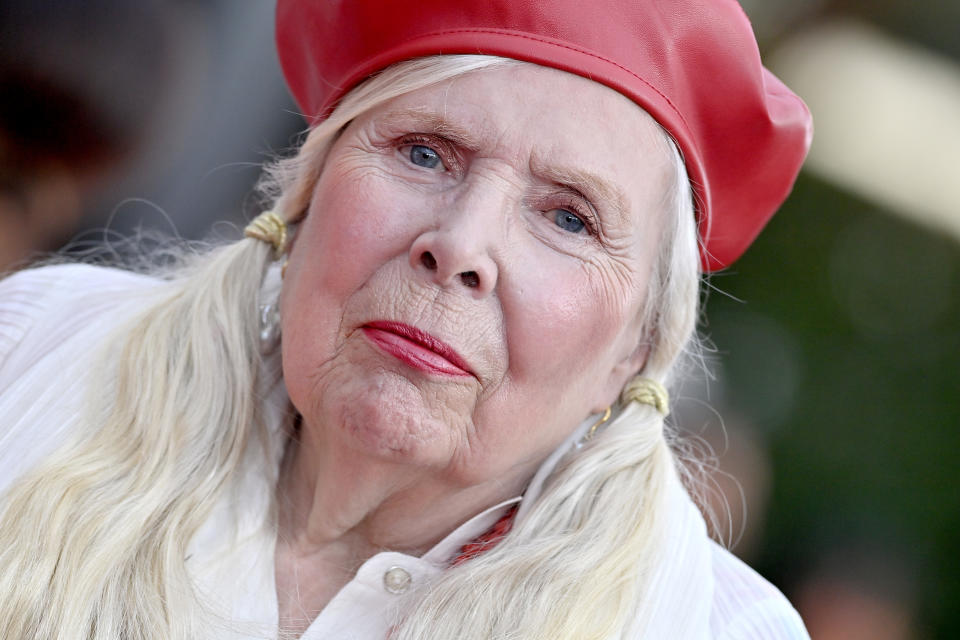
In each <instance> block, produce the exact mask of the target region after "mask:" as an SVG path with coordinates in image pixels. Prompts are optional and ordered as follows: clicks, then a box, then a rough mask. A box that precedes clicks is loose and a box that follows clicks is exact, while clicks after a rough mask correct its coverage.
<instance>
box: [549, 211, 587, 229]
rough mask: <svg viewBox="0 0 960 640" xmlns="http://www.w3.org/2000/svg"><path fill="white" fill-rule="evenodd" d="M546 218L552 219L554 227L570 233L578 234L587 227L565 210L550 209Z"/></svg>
mask: <svg viewBox="0 0 960 640" xmlns="http://www.w3.org/2000/svg"><path fill="white" fill-rule="evenodd" d="M547 216H548V217H550V218H552V219H553V223H554V224H555V225H557V226H558V227H560V228H561V229H563V230H564V231H569V232H570V233H580V232H581V231H583V230H584V229H585V228H586V227H587V225H586V223H585V222H584V221H583V220H581V219H580V216H578V215H576V214H575V213H572V212H570V211H568V210H566V209H552V210H550V211H548V212H547Z"/></svg>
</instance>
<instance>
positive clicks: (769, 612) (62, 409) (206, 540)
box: [0, 265, 809, 640]
mask: <svg viewBox="0 0 960 640" xmlns="http://www.w3.org/2000/svg"><path fill="white" fill-rule="evenodd" d="M159 286H161V285H160V283H159V281H157V280H153V279H150V278H147V277H144V276H138V275H133V274H129V273H126V272H122V271H117V270H113V269H104V268H98V267H90V266H84V265H60V266H54V267H45V268H41V269H35V270H30V271H24V272H21V273H18V274H15V275H14V276H12V277H9V278H7V279H6V280H3V281H2V282H0V496H2V493H3V492H4V491H5V490H6V488H7V487H8V486H9V485H10V484H11V483H12V482H13V481H14V480H15V479H16V478H17V477H19V476H20V475H21V474H23V473H24V472H25V471H26V470H28V469H29V468H31V467H32V466H34V465H35V464H36V463H37V462H38V461H39V460H41V459H42V458H43V457H44V456H46V455H47V454H48V453H50V452H51V451H53V450H54V449H55V448H56V447H57V446H58V445H59V444H60V443H62V442H63V441H64V440H65V439H67V438H69V437H71V436H72V435H75V433H76V430H77V428H78V423H77V421H76V416H77V415H78V414H79V413H80V412H81V411H82V407H83V404H84V399H85V397H86V396H85V394H86V393H89V392H90V391H91V390H90V389H88V388H87V387H88V385H87V384H86V376H85V373H86V367H87V366H89V357H90V356H91V354H92V350H93V349H96V348H99V345H100V344H101V343H102V342H103V340H104V337H105V336H106V335H107V334H108V333H109V331H111V330H112V329H113V328H115V327H116V326H117V325H118V324H119V323H121V322H123V321H125V320H127V319H128V318H130V317H131V316H132V315H133V314H134V313H136V311H137V310H138V309H142V308H143V305H145V304H147V301H148V300H149V298H150V295H151V292H152V291H157V290H158V287H159ZM271 286H276V282H275V281H272V282H271ZM274 364H276V363H274ZM264 391H265V394H264V396H265V398H266V402H267V405H268V406H267V411H266V413H267V415H268V416H271V418H270V419H271V422H272V424H273V426H274V429H273V437H274V438H275V443H276V444H277V445H279V446H277V447H276V448H275V450H276V451H281V450H282V444H283V437H284V436H283V435H282V433H281V429H280V421H281V416H282V415H283V413H284V409H285V407H286V403H287V399H286V394H285V391H284V389H283V384H282V382H278V383H277V384H275V385H274V386H273V388H271V389H265V390H264ZM586 428H588V425H587V424H585V425H582V426H581V427H580V429H578V431H577V432H576V433H574V434H572V435H571V437H570V438H569V439H568V440H567V441H566V442H565V443H564V444H563V445H561V447H560V448H558V450H557V451H556V452H554V454H553V455H551V456H550V458H548V459H547V460H546V461H545V462H544V463H543V465H542V467H541V468H540V470H539V471H538V472H537V474H536V475H535V476H534V478H533V480H532V481H531V484H530V486H529V487H528V489H527V491H526V494H525V496H524V497H523V499H522V501H521V498H520V497H517V498H514V499H512V500H508V501H506V502H504V503H502V504H499V505H495V506H493V507H491V508H489V509H487V510H486V511H484V512H482V513H480V514H478V515H476V516H475V517H474V518H472V519H470V520H469V521H467V522H465V523H464V524H463V525H461V526H460V527H459V528H458V529H457V530H455V531H454V532H453V533H451V534H450V535H449V536H447V538H445V539H444V540H443V541H441V542H440V543H439V544H438V545H437V546H436V547H434V548H433V549H431V550H430V551H429V552H427V553H426V554H425V555H424V556H422V557H419V558H418V557H413V556H408V555H405V554H402V553H396V552H391V551H386V552H383V553H379V554H377V555H375V556H373V557H372V558H370V559H369V560H367V562H365V563H364V564H363V566H362V567H361V568H360V569H359V571H358V572H357V575H356V577H355V578H354V579H353V580H352V581H351V582H350V583H349V584H347V585H346V586H345V587H344V588H343V589H342V590H341V591H340V592H339V593H338V594H337V595H336V597H334V599H333V600H332V601H331V602H330V603H329V604H328V605H327V606H326V607H325V608H324V610H323V611H321V612H320V614H319V615H318V616H317V617H316V619H315V620H314V622H313V623H312V624H311V626H310V628H309V629H308V630H307V631H306V633H305V634H304V635H303V636H302V638H303V640H320V639H331V638H336V639H337V640H348V639H357V640H360V639H363V640H371V639H381V638H385V636H386V633H387V629H388V625H389V624H390V621H391V619H393V614H394V613H395V611H396V606H397V603H398V601H399V596H398V594H395V593H392V592H391V591H390V590H389V589H387V586H386V582H385V576H386V575H387V573H388V572H391V571H393V572H394V573H396V571H397V570H401V571H403V572H406V573H407V574H408V575H409V576H410V578H411V580H412V583H413V584H422V583H423V582H424V581H429V580H430V578H431V577H432V576H435V575H437V574H438V573H440V572H441V571H443V570H444V568H445V567H446V566H447V564H448V562H449V561H450V560H451V558H453V557H455V556H456V555H457V552H458V551H459V549H460V548H461V547H462V546H463V545H464V544H466V543H467V542H470V541H471V540H473V539H474V538H476V537H477V536H479V535H481V534H482V533H484V532H486V531H487V530H488V529H489V528H490V527H491V526H492V525H493V524H494V523H495V522H496V521H497V520H498V519H499V518H500V517H501V516H502V515H503V513H504V512H505V511H506V509H508V508H509V507H510V506H511V505H513V504H516V503H517V502H521V506H520V508H519V511H518V515H517V517H518V518H522V517H523V516H524V514H525V512H526V509H527V508H529V505H530V504H532V502H533V501H535V500H536V497H537V495H539V491H540V487H541V485H542V482H543V480H544V479H545V478H546V476H547V475H549V473H550V471H551V470H552V468H553V466H554V465H555V464H556V462H557V460H558V459H559V457H560V456H561V455H562V454H563V453H564V452H565V451H566V450H567V448H568V447H570V446H572V444H573V443H574V442H576V441H577V440H578V439H579V437H580V435H581V432H582V431H584V430H585V429H586ZM255 459H260V458H255V457H252V458H251V463H250V465H249V468H248V469H247V475H246V476H245V478H243V480H242V482H241V483H240V485H239V489H238V491H237V492H234V493H231V494H229V495H228V496H225V497H224V499H223V500H222V501H221V503H220V504H219V505H218V506H217V508H216V509H215V511H214V513H213V514H212V515H211V516H210V518H209V519H208V520H207V522H206V523H205V525H204V526H203V527H202V528H201V530H200V532H199V533H198V534H197V536H196V537H195V539H194V540H193V541H192V543H191V545H190V549H189V555H188V566H189V567H190V570H191V572H192V574H193V575H194V577H195V579H196V581H197V585H198V588H199V590H200V592H201V594H203V595H204V596H205V597H206V598H207V599H208V600H209V601H210V602H211V603H212V604H214V606H215V607H216V608H217V610H219V611H220V612H221V615H222V616H223V617H224V619H226V620H229V621H231V624H230V628H231V631H229V632H227V631H225V632H224V634H223V636H222V640H227V639H229V640H250V639H254V638H257V639H260V638H274V637H276V634H277V625H278V621H277V595H276V585H275V581H274V565H273V552H274V542H275V540H274V536H273V534H272V533H271V532H270V530H269V528H266V527H264V526H263V524H264V523H265V522H267V521H268V513H269V509H270V503H271V499H272V496H271V490H272V484H271V483H272V480H271V479H272V478H274V477H275V475H276V467H274V468H263V467H264V466H265V463H262V462H261V463H257V462H255V461H254V460H255ZM272 464H275V465H279V460H274V461H273V463H272ZM669 490H670V500H669V502H670V504H671V505H672V508H671V511H670V513H669V514H668V519H669V525H668V530H669V534H668V540H669V542H668V545H667V548H666V549H665V551H664V554H663V556H662V558H661V559H660V562H659V564H658V566H657V569H656V573H655V576H654V583H653V588H652V590H651V593H653V594H656V602H655V606H654V608H653V610H652V612H651V618H650V625H651V626H650V627H649V629H650V630H649V631H648V633H647V634H645V635H644V637H645V638H647V639H649V638H654V639H658V640H659V639H670V640H674V639H678V640H679V639H683V640H701V639H703V640H705V639H717V640H808V639H809V636H808V635H807V632H806V631H805V629H804V627H803V623H802V622H801V620H800V617H799V615H797V613H796V611H795V610H794V609H793V607H791V606H790V604H789V602H788V601H787V600H786V598H784V597H783V595H782V594H781V593H780V592H779V591H777V589H776V588H775V587H773V586H772V585H770V584H769V583H768V582H766V581H765V580H764V579H763V578H761V577H760V576H759V575H757V574H756V573H755V572H754V571H753V570H751V569H750V568H749V567H747V566H746V565H745V564H743V563H742V562H740V561H739V560H738V559H737V558H735V557H734V556H733V555H731V554H730V553H729V552H727V551H726V550H724V549H722V548H720V547H719V546H717V545H716V544H715V543H713V542H712V541H711V540H710V539H709V538H708V536H707V532H706V527H705V525H704V522H703V519H702V517H701V516H700V513H699V511H698V510H697V508H696V507H695V506H694V505H693V503H692V502H691V500H690V499H689V497H688V496H687V494H686V492H685V491H684V489H683V488H682V487H681V486H680V483H679V482H674V483H672V485H671V487H670V489H669ZM237 495H242V500H237V499H235V496H237ZM231 496H234V498H231ZM238 531H239V533H240V536H239V537H235V535H234V534H236V533H237V532H238ZM625 637H626V638H628V639H630V640H640V635H639V634H638V633H637V632H636V631H632V632H628V634H627V635H626V636H625Z"/></svg>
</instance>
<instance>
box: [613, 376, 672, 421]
mask: <svg viewBox="0 0 960 640" xmlns="http://www.w3.org/2000/svg"><path fill="white" fill-rule="evenodd" d="M620 401H621V402H622V403H623V404H627V403H629V402H639V403H640V404H648V405H650V406H651V407H653V408H654V409H656V410H657V411H659V412H660V413H661V414H662V415H663V416H666V415H667V414H668V413H670V396H668V395H667V390H666V389H664V388H663V385H662V384H660V383H659V382H657V381H656V380H651V379H650V378H641V377H639V376H638V377H636V378H634V379H633V380H631V381H630V383H629V384H627V387H626V388H625V389H624V390H623V393H621V394H620Z"/></svg>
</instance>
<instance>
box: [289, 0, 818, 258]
mask: <svg viewBox="0 0 960 640" xmlns="http://www.w3.org/2000/svg"><path fill="white" fill-rule="evenodd" d="M277 46H278V49H279V54H280V62H281V64H282V66H283V71H284V74H285V75H286V78H287V82H288V83H289V85H290V89H291V91H292V92H293V95H294V97H295V98H296V99H297V102H298V103H299V104H300V107H301V108H302V109H303V110H304V113H306V114H307V115H308V117H309V118H310V120H311V121H313V122H316V121H317V120H319V119H322V118H323V117H324V116H325V115H327V114H328V113H329V111H330V110H331V109H332V107H333V106H334V105H335V104H336V102H337V100H339V99H340V98H341V97H342V96H343V95H344V93H346V92H347V91H349V90H350V89H351V88H353V87H354V86H355V85H356V84H358V83H359V82H361V81H362V80H364V79H365V78H367V77H368V76H369V75H370V74H372V73H374V72H376V71H378V70H380V69H383V68H384V67H386V66H388V65H390V64H392V63H394V62H398V61H401V60H406V59H410V58H416V57H421V56H428V55H436V54H454V53H473V54H476V53H480V54H489V55H496V56H503V57H506V58H513V59H517V60H525V61H528V62H534V63H536V64H541V65H544V66H548V67H554V68H557V69H562V70H564V71H569V72H571V73H575V74H578V75H581V76H584V77H587V78H590V79H592V80H595V81H597V82H600V83H602V84H605V85H607V86H609V87H612V88H613V89H616V90H617V91H619V92H620V93H622V94H624V95H625V96H627V97H629V98H630V99H632V100H633V101H635V102H636V103H637V104H639V105H640V106H641V107H643V108H644V109H645V110H646V111H647V112H648V113H650V115H652V116H653V117H654V118H655V119H656V120H657V121H658V122H659V123H660V124H661V125H662V126H663V127H664V128H665V129H666V130H667V131H669V132H670V133H671V135H673V137H674V139H676V141H677V143H678V145H679V146H680V150H681V151H682V152H683V156H684V159H685V161H686V166H687V172H688V173H689V176H690V181H691V183H692V184H693V187H694V190H695V194H696V202H697V212H698V215H699V230H700V236H701V240H702V243H703V253H702V264H703V268H704V270H705V271H714V270H717V269H721V268H723V267H725V266H727V265H729V264H730V263H732V262H733V261H734V260H736V259H737V258H738V257H739V256H740V254H742V253H743V252H744V250H746V248H747V247H748V246H749V245H750V243H751V242H753V240H754V238H756V236H757V234H758V233H760V230H761V229H762V228H763V226H764V225H765V224H766V222H767V220H769V219H770V217H771V216H772V215H773V213H774V211H776V209H777V207H779V206H780V204H781V203H782V202H783V200H784V199H785V198H786V197H787V194H788V193H789V192H790V189H791V187H792V186H793V182H794V180H795V179H796V175H797V172H798V171H799V170H800V165H801V164H802V162H803V159H804V157H805V156H806V152H807V149H808V148H809V146H810V140H811V137H812V131H813V129H812V123H811V119H810V113H809V111H808V110H807V108H806V105H804V104H803V102H802V101H801V100H800V99H799V98H798V97H797V96H796V95H795V94H794V93H793V92H791V91H790V89H788V88H787V87H786V86H785V85H784V84H783V83H782V82H780V80H778V79H777V78H776V77H775V76H774V75H773V74H772V73H770V72H769V71H767V69H765V68H764V67H763V65H762V64H761V62H760V54H759V51H758V49H757V43H756V39H755V38H754V35H753V31H752V29H751V27H750V22H749V20H748V19H747V17H746V15H744V13H743V11H742V9H741V8H740V5H738V4H737V3H736V2H735V1H734V0H669V1H667V0H592V1H591V2H584V0H402V1H401V0H278V3H277Z"/></svg>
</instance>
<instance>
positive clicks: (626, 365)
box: [591, 336, 650, 413]
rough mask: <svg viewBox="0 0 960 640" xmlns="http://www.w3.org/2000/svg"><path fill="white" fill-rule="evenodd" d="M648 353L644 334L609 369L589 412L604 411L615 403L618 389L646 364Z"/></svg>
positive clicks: (647, 344)
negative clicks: (596, 400)
mask: <svg viewBox="0 0 960 640" xmlns="http://www.w3.org/2000/svg"><path fill="white" fill-rule="evenodd" d="M649 355H650V341H649V340H648V339H647V338H646V336H645V337H644V338H643V339H641V340H640V341H639V343H638V344H637V345H636V347H635V348H634V349H633V351H631V352H629V353H628V354H627V355H626V356H624V358H623V359H621V360H620V362H618V363H617V364H616V365H614V367H613V369H611V370H610V374H609V375H608V376H607V380H606V382H605V383H604V384H603V386H602V387H601V394H600V400H599V402H598V404H597V405H596V406H594V407H593V408H592V409H591V413H600V412H602V411H605V410H606V408H607V407H609V406H611V405H613V404H615V403H616V402H617V399H618V398H619V397H620V391H621V390H623V387H624V386H626V384H627V382H628V381H629V380H630V379H631V378H633V376H635V375H637V374H638V373H639V372H640V371H641V370H642V369H643V367H644V365H646V364H647V356H649Z"/></svg>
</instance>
